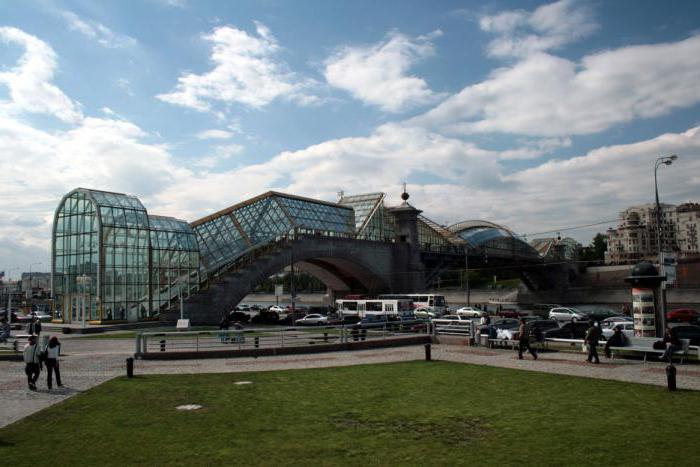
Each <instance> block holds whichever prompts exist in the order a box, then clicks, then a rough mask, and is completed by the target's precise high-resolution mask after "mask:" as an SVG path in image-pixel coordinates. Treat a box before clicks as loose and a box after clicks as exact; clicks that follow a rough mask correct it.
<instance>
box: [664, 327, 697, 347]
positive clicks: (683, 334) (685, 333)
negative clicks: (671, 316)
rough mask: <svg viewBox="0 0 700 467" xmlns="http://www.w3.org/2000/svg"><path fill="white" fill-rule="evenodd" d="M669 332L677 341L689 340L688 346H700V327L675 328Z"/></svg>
mask: <svg viewBox="0 0 700 467" xmlns="http://www.w3.org/2000/svg"><path fill="white" fill-rule="evenodd" d="M671 332H673V334H675V335H676V337H678V338H679V339H690V345H700V326H676V327H674V328H672V331H671Z"/></svg>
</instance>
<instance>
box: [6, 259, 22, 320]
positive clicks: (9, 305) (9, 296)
mask: <svg viewBox="0 0 700 467" xmlns="http://www.w3.org/2000/svg"><path fill="white" fill-rule="evenodd" d="M15 269H19V267H16V268H10V269H8V270H7V271H6V272H7V324H10V325H11V324H12V288H11V287H10V271H14V270H15Z"/></svg>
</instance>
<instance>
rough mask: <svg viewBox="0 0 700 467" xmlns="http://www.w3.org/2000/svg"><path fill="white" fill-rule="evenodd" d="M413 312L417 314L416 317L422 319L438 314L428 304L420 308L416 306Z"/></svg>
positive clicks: (431, 317)
mask: <svg viewBox="0 0 700 467" xmlns="http://www.w3.org/2000/svg"><path fill="white" fill-rule="evenodd" d="M413 314H414V315H416V318H421V319H425V318H429V319H433V318H435V316H436V315H437V314H436V313H435V310H433V309H432V308H430V307H428V306H422V307H420V308H416V309H415V311H414V312H413Z"/></svg>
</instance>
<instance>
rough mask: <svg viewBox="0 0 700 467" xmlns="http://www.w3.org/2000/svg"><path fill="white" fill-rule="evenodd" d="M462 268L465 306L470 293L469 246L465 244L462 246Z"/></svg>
mask: <svg viewBox="0 0 700 467" xmlns="http://www.w3.org/2000/svg"><path fill="white" fill-rule="evenodd" d="M464 269H465V274H464V275H465V278H464V281H465V284H466V291H465V293H466V298H467V306H469V305H470V303H469V298H470V297H469V295H471V293H470V292H471V291H470V290H469V247H468V246H465V247H464Z"/></svg>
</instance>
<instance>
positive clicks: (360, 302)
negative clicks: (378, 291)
mask: <svg viewBox="0 0 700 467" xmlns="http://www.w3.org/2000/svg"><path fill="white" fill-rule="evenodd" d="M335 306H336V309H337V310H338V315H340V318H341V319H345V318H358V319H362V318H364V317H366V316H367V315H386V316H400V317H412V316H413V309H414V307H413V301H411V300H410V299H378V298H363V299H354V298H353V299H342V300H336V301H335Z"/></svg>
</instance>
